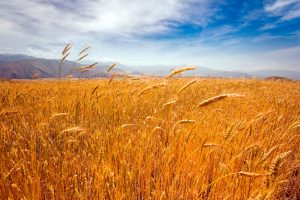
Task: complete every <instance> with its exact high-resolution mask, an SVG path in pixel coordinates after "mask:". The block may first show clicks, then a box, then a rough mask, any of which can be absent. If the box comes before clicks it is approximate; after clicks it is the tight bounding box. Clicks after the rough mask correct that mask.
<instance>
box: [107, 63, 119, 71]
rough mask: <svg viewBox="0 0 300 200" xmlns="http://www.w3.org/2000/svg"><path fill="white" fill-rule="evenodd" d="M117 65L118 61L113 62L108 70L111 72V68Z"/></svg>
mask: <svg viewBox="0 0 300 200" xmlns="http://www.w3.org/2000/svg"><path fill="white" fill-rule="evenodd" d="M116 65H117V63H114V64H112V65H111V66H110V67H109V68H108V70H107V72H109V71H110V70H112V68H114V67H115V66H116Z"/></svg>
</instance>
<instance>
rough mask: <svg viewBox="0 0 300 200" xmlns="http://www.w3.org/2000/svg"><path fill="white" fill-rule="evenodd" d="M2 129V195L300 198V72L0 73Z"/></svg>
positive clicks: (0, 153) (8, 196) (0, 191)
mask: <svg viewBox="0 0 300 200" xmlns="http://www.w3.org/2000/svg"><path fill="white" fill-rule="evenodd" d="M224 94H225V95H227V96H226V97H227V98H218V97H220V96H222V95H224ZM212 102H213V103H212ZM199 105H200V106H199ZM0 129H1V133H0V134H1V135H0V170H1V173H0V196H1V197H0V199H300V190H299V188H300V147H299V143H300V135H299V133H300V84H299V82H292V81H284V82H280V81H259V80H251V79H213V78H211V79H204V78H202V79H201V78H193V79H191V78H168V79H166V78H151V77H148V78H140V79H131V78H130V77H124V78H119V77H115V78H114V79H111V80H109V79H103V80H82V81H77V80H72V79H70V80H60V81H58V80H34V81H2V82H0Z"/></svg>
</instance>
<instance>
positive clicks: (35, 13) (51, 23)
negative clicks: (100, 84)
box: [0, 0, 300, 69]
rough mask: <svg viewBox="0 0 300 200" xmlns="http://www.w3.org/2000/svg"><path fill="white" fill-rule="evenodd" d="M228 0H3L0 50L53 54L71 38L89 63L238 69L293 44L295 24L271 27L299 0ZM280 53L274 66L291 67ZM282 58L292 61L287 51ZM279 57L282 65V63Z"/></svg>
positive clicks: (291, 16)
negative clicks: (87, 52)
mask: <svg viewBox="0 0 300 200" xmlns="http://www.w3.org/2000/svg"><path fill="white" fill-rule="evenodd" d="M231 3H232V1H229V0H221V1H219V0H165V1H161V0H86V1H82V0H72V1H61V0H27V1H26V3H24V1H23V0H10V1H4V2H1V4H0V29H1V32H0V46H1V48H0V53H5V52H8V53H25V54H30V55H33V56H39V57H48V58H57V57H59V55H60V51H61V48H63V46H64V45H65V44H66V43H72V44H73V45H74V48H72V52H75V51H76V52H78V51H79V50H80V49H81V48H83V47H85V46H89V45H92V46H93V48H92V49H91V51H90V55H89V57H90V59H94V60H96V61H99V60H100V61H117V62H123V63H124V64H131V65H141V64H144V65H145V64H151V65H155V64H164V65H165V64H168V65H180V64H196V65H206V66H208V67H216V68H218V67H221V68H223V69H225V68H226V66H227V68H228V69H232V67H235V68H237V69H239V68H240V67H242V66H247V67H250V66H253V65H255V66H260V67H262V68H263V67H264V66H268V62H269V61H268V60H266V59H256V57H257V56H258V52H259V53H261V54H263V55H265V54H266V53H267V51H270V49H271V50H272V51H276V50H280V49H282V48H292V47H296V46H300V40H299V38H300V37H299V34H295V33H298V32H299V28H298V29H296V28H292V27H288V28H289V29H281V30H280V31H281V33H279V32H280V31H279V32H278V33H277V32H276V31H278V29H279V28H280V27H281V26H283V25H284V24H285V23H286V22H287V21H293V20H294V21H295V20H297V19H298V18H299V16H300V13H298V12H299V10H300V6H299V5H300V3H299V0H285V1H283V0H275V1H271V2H270V1H262V3H261V4H259V5H256V3H252V2H250V3H249V2H247V3H245V2H243V3H240V5H239V6H240V7H238V8H236V7H235V6H236V5H231ZM245 5H247V6H248V7H246V8H245ZM249 5H250V7H249ZM251 6H252V7H251ZM253 6H254V7H253ZM273 18H274V19H273ZM282 30H289V31H290V32H282ZM292 32H293V34H292ZM291 40H293V42H292V43H291V42H290V41H291ZM280 41H283V44H279V43H280ZM288 42H290V43H288ZM273 43H274V45H273ZM275 43H276V44H277V43H278V45H277V46H276V45H275ZM298 50H299V49H298V48H296V49H295V50H294V51H298ZM294 51H293V52H294ZM288 53H292V51H288ZM299 53H300V52H299ZM266 57H267V59H270V60H272V59H271V58H270V56H266ZM279 57H280V56H279ZM287 57H288V56H281V58H282V62H278V63H281V65H279V64H278V67H280V66H285V67H286V68H292V67H293V66H292V65H294V63H295V62H291V61H289V60H288V59H285V58H287ZM71 58H72V57H71ZM253 58H255V59H253ZM289 58H292V59H294V60H295V58H294V56H293V57H289ZM254 60H255V61H254ZM258 61H259V62H260V63H258ZM283 62H284V63H286V64H285V65H282V63H283ZM274 65H275V64H274ZM272 66H273V65H272Z"/></svg>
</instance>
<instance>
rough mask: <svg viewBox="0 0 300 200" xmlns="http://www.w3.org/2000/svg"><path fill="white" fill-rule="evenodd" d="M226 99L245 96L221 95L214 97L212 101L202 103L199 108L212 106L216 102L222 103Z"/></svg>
mask: <svg viewBox="0 0 300 200" xmlns="http://www.w3.org/2000/svg"><path fill="white" fill-rule="evenodd" d="M226 97H243V95H240V94H221V95H218V96H215V97H212V98H210V99H207V100H204V101H202V102H201V103H200V104H199V105H198V106H197V108H199V107H204V106H207V105H209V104H212V103H214V102H217V101H220V100H222V99H225V98H226Z"/></svg>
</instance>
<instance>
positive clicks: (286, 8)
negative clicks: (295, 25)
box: [265, 0, 300, 20]
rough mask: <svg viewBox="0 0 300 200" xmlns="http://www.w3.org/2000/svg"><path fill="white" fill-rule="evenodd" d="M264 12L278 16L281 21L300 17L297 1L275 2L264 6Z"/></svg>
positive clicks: (298, 2) (283, 0) (282, 0)
mask: <svg viewBox="0 0 300 200" xmlns="http://www.w3.org/2000/svg"><path fill="white" fill-rule="evenodd" d="M265 11H266V12H267V13H269V14H271V15H274V16H280V17H281V20H291V19H295V18H299V17H300V1H299V0H275V1H273V2H271V3H266V4H265Z"/></svg>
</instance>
